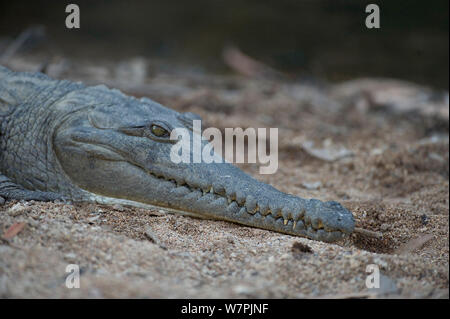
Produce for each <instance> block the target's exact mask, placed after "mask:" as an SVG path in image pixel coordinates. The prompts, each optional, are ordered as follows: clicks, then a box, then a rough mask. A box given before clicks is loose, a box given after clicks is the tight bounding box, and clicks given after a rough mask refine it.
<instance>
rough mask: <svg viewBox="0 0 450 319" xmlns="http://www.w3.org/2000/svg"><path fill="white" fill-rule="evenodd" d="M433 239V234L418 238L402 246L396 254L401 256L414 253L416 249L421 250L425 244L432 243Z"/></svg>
mask: <svg viewBox="0 0 450 319" xmlns="http://www.w3.org/2000/svg"><path fill="white" fill-rule="evenodd" d="M431 239H433V235H431V234H426V235H423V236H419V237H416V238H414V239H411V240H410V241H408V242H407V243H406V244H404V245H402V246H400V247H399V248H398V249H397V250H396V251H395V253H396V254H399V255H401V254H406V253H409V252H412V251H414V250H416V249H419V248H420V247H422V246H423V245H425V243H426V242H428V241H430V240H431Z"/></svg>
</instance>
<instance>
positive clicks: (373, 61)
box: [0, 0, 449, 89]
mask: <svg viewBox="0 0 450 319" xmlns="http://www.w3.org/2000/svg"><path fill="white" fill-rule="evenodd" d="M69 3H75V4H78V5H79V6H80V11H81V29H78V30H75V29H71V30H68V29H66V28H65V18H66V15H67V14H66V13H65V6H66V5H67V4H69ZM369 3H376V4H378V5H379V6H380V11H381V29H367V28H366V27H365V23H364V22H365V18H366V16H367V13H366V12H365V7H366V5H367V4H369ZM36 24H40V25H44V26H45V27H46V31H47V35H48V39H49V41H52V43H54V44H55V46H56V47H57V48H58V50H59V51H60V52H61V53H63V54H65V55H67V56H69V57H83V58H90V59H99V58H107V59H116V58H117V59H119V58H124V57H131V56H137V55H140V56H145V57H149V58H159V59H165V60H168V61H176V62H177V63H184V64H188V65H192V66H195V67H198V68H200V69H202V68H203V69H206V70H212V71H214V72H230V70H229V69H228V68H227V66H226V65H225V64H224V62H223V60H222V56H221V52H222V50H223V48H224V46H225V45H227V44H233V45H235V46H237V47H238V48H240V49H241V50H242V51H243V52H245V53H246V54H248V55H250V56H251V57H253V58H255V59H258V60H260V61H263V62H264V63H266V64H267V65H269V66H272V67H273V68H276V69H278V70H281V71H283V72H286V73H289V74H290V75H293V76H294V77H296V76H309V77H316V78H320V79H325V80H329V81H339V80H345V79H350V78H354V77H359V76H382V77H396V78H401V79H407V80H411V81H414V82H418V83H423V84H428V85H432V86H435V87H438V88H442V89H444V88H448V66H449V65H448V64H449V63H448V62H449V57H448V49H449V46H448V0H442V1H441V0H432V1H417V0H408V1H406V0H401V1H400V0H395V1H393V0H391V1H352V0H346V1H344V0H320V1H319V0H316V1H300V0H277V1H271V2H269V1H251V0H250V1H244V0H226V1H225V0H223V1H222V0H198V1H170V0H155V1H123V0H121V1H118V0H110V1H104V0H103V1H93V0H91V1H82V0H76V1H75V0H74V1H72V2H66V1H21V0H18V1H0V40H1V39H11V38H13V37H16V36H17V35H18V34H20V32H21V31H23V30H24V29H26V28H27V27H28V26H30V25H36Z"/></svg>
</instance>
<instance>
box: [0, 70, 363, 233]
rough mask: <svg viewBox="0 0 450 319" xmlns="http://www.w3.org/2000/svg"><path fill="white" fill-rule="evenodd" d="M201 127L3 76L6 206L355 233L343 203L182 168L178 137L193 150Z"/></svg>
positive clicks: (115, 100)
mask: <svg viewBox="0 0 450 319" xmlns="http://www.w3.org/2000/svg"><path fill="white" fill-rule="evenodd" d="M199 119H200V117H199V116H198V115H196V114H194V113H190V112H185V113H180V112H177V111H175V110H172V109H170V108H167V107H165V106H163V105H161V104H159V103H157V102H155V101H153V100H151V99H149V98H146V97H143V98H135V97H131V96H127V95H125V94H124V93H122V92H121V91H119V90H117V89H110V88H108V87H106V86H104V85H97V86H86V85H84V84H83V83H81V82H72V81H68V80H57V79H52V78H50V77H48V76H47V75H45V74H42V73H39V72H36V73H33V72H14V71H12V70H9V69H8V68H6V67H3V66H0V199H1V198H3V200H4V199H11V200H13V199H15V200H36V201H56V200H62V201H63V200H65V201H69V202H94V203H101V204H126V205H133V206H139V207H153V208H154V207H162V208H166V209H168V210H173V211H175V212H180V213H187V214H190V215H194V216H198V217H202V218H207V219H219V220H225V221H229V222H234V223H238V224H243V225H247V226H251V227H257V228H262V229H268V230H272V231H276V232H281V233H285V234H291V235H297V236H302V237H307V238H310V239H313V240H319V241H324V242H334V241H337V240H339V239H341V238H343V237H344V236H345V235H346V234H350V233H352V232H353V231H354V230H355V220H354V217H353V215H352V213H351V212H350V211H349V210H347V209H346V208H345V207H343V206H342V205H341V204H340V203H337V202H335V201H326V202H325V201H321V200H317V199H304V198H301V197H298V196H295V195H293V194H288V193H284V192H281V191H279V190H277V189H276V188H274V187H273V186H271V185H269V184H266V183H263V182H262V181H259V180H257V179H256V178H254V177H252V176H250V175H248V174H246V173H245V172H243V171H242V170H241V169H239V168H238V167H236V166H234V165H233V164H232V163H229V162H227V161H223V162H222V163H216V162H212V163H204V162H201V163H192V162H191V163H183V162H181V163H177V164H175V163H174V162H173V161H171V158H170V150H171V147H172V146H173V145H174V143H175V142H176V141H174V140H173V139H171V138H170V134H171V132H172V130H174V129H175V128H186V129H188V130H189V131H188V132H189V134H190V135H191V140H193V139H192V137H194V135H193V134H198V133H196V132H195V131H194V130H193V129H192V122H193V120H199ZM202 143H203V144H202V146H201V147H204V146H205V145H206V144H205V143H207V141H203V142H202ZM190 155H191V156H192V154H190Z"/></svg>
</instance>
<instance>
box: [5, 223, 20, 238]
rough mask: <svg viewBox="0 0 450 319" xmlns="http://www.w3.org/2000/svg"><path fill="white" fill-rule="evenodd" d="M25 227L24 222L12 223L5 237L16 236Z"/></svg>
mask: <svg viewBox="0 0 450 319" xmlns="http://www.w3.org/2000/svg"><path fill="white" fill-rule="evenodd" d="M24 227H25V223H24V222H20V223H15V224H12V225H11V227H9V228H8V230H7V231H6V232H5V234H4V235H3V238H4V239H11V238H13V237H14V236H16V235H17V234H18V233H19V232H20V231H21V230H22V229H23V228H24Z"/></svg>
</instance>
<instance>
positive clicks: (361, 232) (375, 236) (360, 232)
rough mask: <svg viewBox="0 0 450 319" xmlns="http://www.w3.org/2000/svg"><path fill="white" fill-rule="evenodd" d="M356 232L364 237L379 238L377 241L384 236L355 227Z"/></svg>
mask: <svg viewBox="0 0 450 319" xmlns="http://www.w3.org/2000/svg"><path fill="white" fill-rule="evenodd" d="M354 232H355V233H358V234H360V235H363V236H367V237H372V238H377V239H381V238H383V234H382V233H380V232H377V231H372V230H367V229H364V228H360V227H355V231H354Z"/></svg>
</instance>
